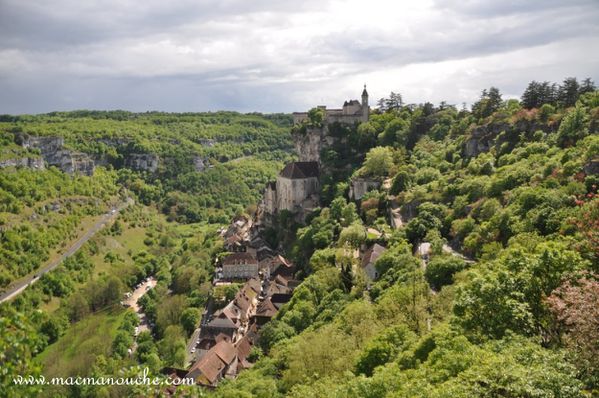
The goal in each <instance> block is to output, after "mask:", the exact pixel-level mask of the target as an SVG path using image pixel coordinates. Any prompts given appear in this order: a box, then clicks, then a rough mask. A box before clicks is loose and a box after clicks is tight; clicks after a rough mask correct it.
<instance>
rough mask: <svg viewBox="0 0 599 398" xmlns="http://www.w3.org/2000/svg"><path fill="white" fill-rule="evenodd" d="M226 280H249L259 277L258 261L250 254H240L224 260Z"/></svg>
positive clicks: (224, 276) (234, 254)
mask: <svg viewBox="0 0 599 398" xmlns="http://www.w3.org/2000/svg"><path fill="white" fill-rule="evenodd" d="M222 267H223V278H224V279H249V278H254V277H256V276H258V271H259V269H258V260H257V259H256V257H255V256H253V255H251V254H250V253H246V252H240V253H233V254H230V255H228V256H227V257H225V258H224V259H223V264H222Z"/></svg>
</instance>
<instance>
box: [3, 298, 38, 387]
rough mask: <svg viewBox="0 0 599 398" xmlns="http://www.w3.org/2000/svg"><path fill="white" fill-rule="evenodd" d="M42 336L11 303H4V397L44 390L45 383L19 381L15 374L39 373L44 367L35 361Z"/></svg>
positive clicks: (25, 376)
mask: <svg viewBox="0 0 599 398" xmlns="http://www.w3.org/2000/svg"><path fill="white" fill-rule="evenodd" d="M39 344H40V337H39V336H38V334H37V332H36V331H35V328H34V327H33V325H32V324H31V323H30V320H29V319H28V318H27V317H26V316H25V315H24V314H22V313H19V312H17V311H16V310H15V309H14V308H13V307H12V306H10V305H2V306H0V353H2V354H0V355H1V356H2V371H1V372H0V397H2V398H13V397H14V398H19V397H33V396H37V395H38V394H39V393H41V386H37V385H17V384H15V383H14V382H13V379H14V378H18V377H19V376H22V377H23V378H27V377H29V376H33V377H38V376H39V375H40V369H39V367H38V365H36V364H35V362H34V361H33V354H34V353H35V347H36V346H37V345H39Z"/></svg>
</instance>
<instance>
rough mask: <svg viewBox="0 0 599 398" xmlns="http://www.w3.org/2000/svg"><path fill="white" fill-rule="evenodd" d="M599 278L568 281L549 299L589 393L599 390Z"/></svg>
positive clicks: (561, 332) (589, 277)
mask: <svg viewBox="0 0 599 398" xmlns="http://www.w3.org/2000/svg"><path fill="white" fill-rule="evenodd" d="M598 280H599V275H593V274H588V275H586V276H585V277H582V278H580V279H578V280H576V281H566V282H564V283H563V284H562V285H561V286H560V287H558V288H557V289H555V290H554V291H553V293H552V294H551V296H549V297H548V298H547V303H548V304H549V308H550V310H551V313H552V314H553V316H554V317H555V319H556V321H557V324H558V332H559V333H560V334H561V335H562V336H563V338H562V341H563V343H564V345H565V346H566V348H567V349H568V350H569V351H570V352H571V353H572V355H573V356H574V361H573V362H574V364H576V367H577V368H578V369H579V370H580V371H581V373H582V379H583V380H584V381H585V382H586V383H587V385H588V387H589V389H596V388H598V387H599V346H598V345H597V342H598V341H599V282H598Z"/></svg>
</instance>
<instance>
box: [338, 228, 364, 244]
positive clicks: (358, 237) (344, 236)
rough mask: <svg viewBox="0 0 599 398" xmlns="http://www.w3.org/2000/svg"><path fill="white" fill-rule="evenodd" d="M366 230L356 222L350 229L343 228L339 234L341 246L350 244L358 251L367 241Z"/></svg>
mask: <svg viewBox="0 0 599 398" xmlns="http://www.w3.org/2000/svg"><path fill="white" fill-rule="evenodd" d="M367 237H368V235H367V234H366V229H365V228H364V226H363V225H362V224H360V223H359V222H355V223H353V224H352V225H350V226H349V227H346V228H343V230H342V231H341V233H340V234H339V244H340V245H344V244H346V243H347V244H348V245H349V246H350V247H352V248H354V249H357V248H358V247H360V245H361V244H362V243H364V242H365V241H366V239H367Z"/></svg>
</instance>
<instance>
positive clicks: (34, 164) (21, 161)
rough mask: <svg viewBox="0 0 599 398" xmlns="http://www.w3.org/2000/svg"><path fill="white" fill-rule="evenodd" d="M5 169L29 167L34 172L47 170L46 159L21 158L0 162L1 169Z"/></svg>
mask: <svg viewBox="0 0 599 398" xmlns="http://www.w3.org/2000/svg"><path fill="white" fill-rule="evenodd" d="M4 167H28V168H30V169H34V170H43V169H45V165H44V159H42V158H40V157H37V158H36V157H21V158H12V159H4V160H0V168H4Z"/></svg>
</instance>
